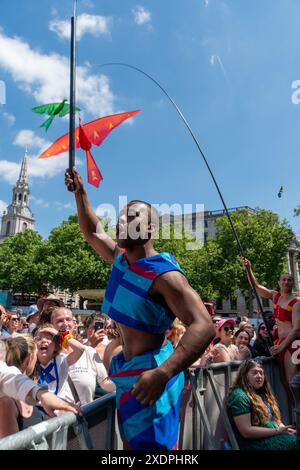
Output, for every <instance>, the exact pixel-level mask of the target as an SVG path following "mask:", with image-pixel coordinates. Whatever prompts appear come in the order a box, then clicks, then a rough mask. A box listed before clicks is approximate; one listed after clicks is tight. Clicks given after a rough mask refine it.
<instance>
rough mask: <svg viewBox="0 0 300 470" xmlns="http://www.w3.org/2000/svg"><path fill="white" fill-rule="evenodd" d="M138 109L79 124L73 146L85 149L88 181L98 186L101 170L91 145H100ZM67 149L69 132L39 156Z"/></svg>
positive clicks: (137, 111) (50, 154)
mask: <svg viewBox="0 0 300 470" xmlns="http://www.w3.org/2000/svg"><path fill="white" fill-rule="evenodd" d="M139 112H140V111H139V110H135V111H128V112H126V113H120V114H112V115H111V116H105V117H103V118H100V119H96V120H95V121H91V122H88V123H87V124H82V125H81V124H80V126H79V127H77V129H76V130H75V148H76V149H78V148H82V149H83V150H85V151H86V158H87V171H88V182H89V183H90V184H93V185H94V186H96V187H98V186H99V184H100V182H101V180H102V179H103V178H102V175H101V172H100V170H99V168H98V167H97V164H96V162H95V160H94V158H93V156H92V154H91V152H90V149H91V148H92V145H97V146H99V145H101V144H102V142H103V140H104V139H105V138H106V137H107V136H108V134H109V133H110V132H111V131H112V130H113V129H115V127H117V126H119V125H120V124H122V122H124V121H126V120H127V119H129V118H131V117H133V116H135V115H136V114H138V113H139ZM67 150H69V134H65V135H63V136H62V137H60V138H59V139H57V140H56V141H55V142H54V143H53V144H52V145H51V146H50V147H49V148H48V149H47V150H45V151H44V152H43V153H42V154H41V155H40V156H39V158H49V157H53V156H54V155H59V154H60V153H63V152H66V151H67Z"/></svg>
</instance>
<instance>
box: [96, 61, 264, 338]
mask: <svg viewBox="0 0 300 470" xmlns="http://www.w3.org/2000/svg"><path fill="white" fill-rule="evenodd" d="M110 65H117V66H122V67H128V68H130V69H133V70H136V71H137V72H139V73H141V74H142V75H145V76H146V77H148V78H149V79H150V80H151V81H152V82H154V83H155V84H156V85H157V86H158V87H159V88H160V89H161V91H162V92H163V93H164V94H165V95H166V97H167V98H168V100H169V101H170V102H171V104H172V105H173V107H174V108H175V109H176V111H177V113H178V114H179V116H180V117H181V119H182V120H183V122H184V124H185V126H186V127H187V129H188V131H189V133H190V134H191V136H192V138H193V140H194V142H195V144H196V146H197V148H198V150H199V152H200V154H201V156H202V158H203V161H204V163H205V165H206V167H207V169H208V171H209V174H210V176H211V178H212V180H213V182H214V185H215V187H216V190H217V192H218V194H219V196H220V199H221V201H222V204H223V207H224V210H225V214H226V216H227V218H228V220H229V224H230V227H231V229H232V232H233V235H234V237H235V239H236V242H237V245H238V248H239V250H240V253H241V256H242V257H245V253H244V250H243V247H242V244H241V241H240V239H239V237H238V234H237V232H236V230H235V227H234V224H233V221H232V218H231V215H230V213H229V211H228V208H227V205H226V203H225V200H224V198H223V195H222V193H221V190H220V188H219V185H218V183H217V181H216V178H215V176H214V174H213V172H212V170H211V168H210V165H209V163H208V161H207V159H206V157H205V155H204V153H203V151H202V149H201V147H200V144H199V142H198V140H197V139H196V136H195V134H194V132H193V131H192V129H191V127H190V125H189V123H188V122H187V120H186V118H185V116H184V115H183V113H182V111H181V110H180V108H179V107H178V106H177V104H176V103H175V101H174V100H173V99H172V98H171V96H170V95H169V94H168V93H167V91H166V90H165V89H164V88H163V87H162V85H161V84H160V83H159V82H158V81H157V80H155V79H154V78H153V77H151V75H149V74H148V73H146V72H144V71H143V70H141V69H139V68H138V67H135V66H134V65H130V64H126V63H123V62H110V63H106V64H101V65H100V67H106V66H110ZM246 269H247V273H248V280H249V283H250V285H251V288H252V290H253V293H254V295H255V298H256V301H257V305H258V308H259V311H260V313H261V315H262V319H263V321H264V323H265V325H266V328H267V331H268V335H269V339H270V342H271V344H273V339H272V333H271V330H270V327H269V325H268V322H266V319H265V314H264V310H263V306H262V303H261V299H260V297H259V295H258V293H257V290H256V287H255V284H254V282H253V279H252V277H251V276H250V268H248V267H247V268H246Z"/></svg>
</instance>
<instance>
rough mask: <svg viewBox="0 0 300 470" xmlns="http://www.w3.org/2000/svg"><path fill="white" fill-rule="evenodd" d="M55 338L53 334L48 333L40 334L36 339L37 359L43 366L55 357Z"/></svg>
mask: <svg viewBox="0 0 300 470" xmlns="http://www.w3.org/2000/svg"><path fill="white" fill-rule="evenodd" d="M53 337H54V336H53V335H52V334H51V333H47V332H46V331H43V332H38V333H37V335H36V336H35V337H34V341H35V344H36V346H37V357H38V360H39V361H40V363H41V364H43V365H46V364H48V362H49V361H51V359H52V358H53V356H54V353H55V342H54V341H53Z"/></svg>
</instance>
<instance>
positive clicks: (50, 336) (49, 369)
mask: <svg viewBox="0 0 300 470" xmlns="http://www.w3.org/2000/svg"><path fill="white" fill-rule="evenodd" d="M34 340H35V343H36V345H37V357H38V361H37V367H36V373H37V378H38V383H39V384H40V385H46V386H48V389H49V391H50V392H52V393H54V394H55V395H57V396H59V397H60V398H65V395H66V387H67V385H66V384H67V381H68V374H69V367H70V366H72V365H73V364H75V363H76V362H77V361H78V359H79V358H80V356H81V355H82V354H83V352H84V350H85V348H84V346H83V345H82V344H81V343H79V341H76V340H75V339H74V338H73V337H72V335H71V334H70V333H69V332H68V331H65V332H60V333H59V332H58V331H57V330H56V329H55V328H54V327H53V326H52V325H47V324H45V325H42V326H40V327H39V328H38V329H37V330H36V332H35V335H34ZM63 348H70V353H69V354H68V355H67V356H65V355H63V354H61V352H62V349H63Z"/></svg>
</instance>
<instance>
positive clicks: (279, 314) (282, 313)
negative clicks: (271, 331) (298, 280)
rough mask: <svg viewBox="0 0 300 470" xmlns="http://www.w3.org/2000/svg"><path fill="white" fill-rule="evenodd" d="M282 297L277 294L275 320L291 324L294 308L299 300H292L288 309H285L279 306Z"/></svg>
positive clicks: (275, 298)
mask: <svg viewBox="0 0 300 470" xmlns="http://www.w3.org/2000/svg"><path fill="white" fill-rule="evenodd" d="M280 297H281V295H280V294H279V293H278V294H276V295H275V297H274V316H275V318H278V320H280V321H284V322H290V323H291V322H292V311H293V306H294V305H295V303H296V302H298V300H299V299H296V298H293V299H291V300H290V301H289V303H288V305H287V307H286V308H283V307H281V306H280V305H278V302H279V299H280Z"/></svg>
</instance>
